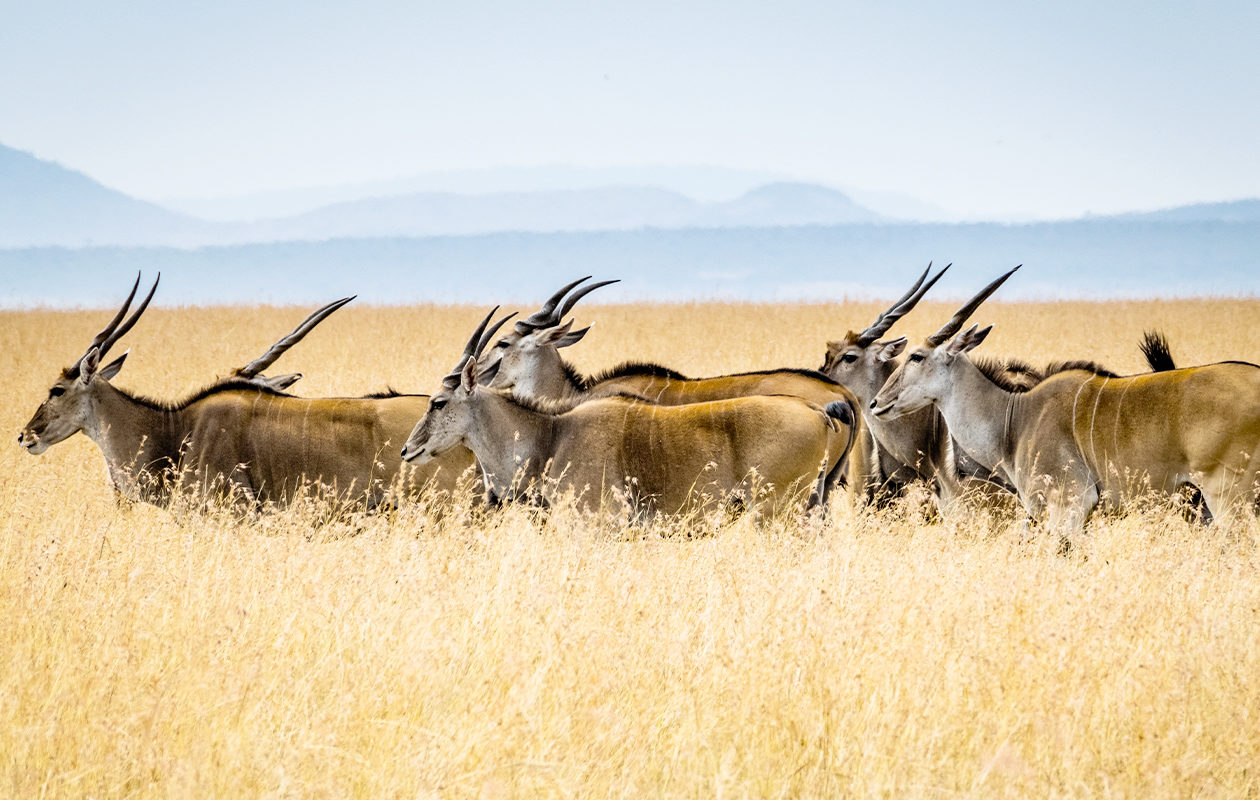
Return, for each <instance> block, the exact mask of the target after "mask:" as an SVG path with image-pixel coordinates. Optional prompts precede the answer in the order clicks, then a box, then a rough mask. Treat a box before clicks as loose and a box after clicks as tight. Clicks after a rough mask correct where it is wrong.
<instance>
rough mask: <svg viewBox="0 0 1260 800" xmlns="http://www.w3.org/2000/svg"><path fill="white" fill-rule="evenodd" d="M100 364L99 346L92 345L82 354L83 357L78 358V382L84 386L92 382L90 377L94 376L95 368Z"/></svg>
mask: <svg viewBox="0 0 1260 800" xmlns="http://www.w3.org/2000/svg"><path fill="white" fill-rule="evenodd" d="M100 364H101V348H99V347H93V348H91V349H90V350H88V351H87V352H86V353H84V354H83V358H81V359H79V383H82V384H83V385H84V386H86V385H87V384H89V383H91V382H92V378H94V377H96V368H97V367H99V366H100Z"/></svg>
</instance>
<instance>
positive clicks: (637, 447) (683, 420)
mask: <svg viewBox="0 0 1260 800" xmlns="http://www.w3.org/2000/svg"><path fill="white" fill-rule="evenodd" d="M478 372H479V366H478V363H477V354H476V353H474V354H472V355H469V356H466V357H465V358H464V359H462V361H461V365H460V366H457V367H456V369H455V370H453V371H452V372H451V373H450V374H448V375H447V376H446V377H445V378H443V380H442V390H441V391H440V392H439V393H438V394H436V395H434V396H433V398H432V400H430V402H429V410H428V413H427V414H425V416H424V418H423V419H421V420H420V421H419V423H417V424H416V427H415V429H414V430H413V431H412V433H411V436H410V437H408V439H407V443H406V445H405V446H404V447H403V449H402V457H403V459H404V460H406V461H410V462H413V463H417V464H422V465H423V464H427V463H429V462H430V461H431V460H432V459H437V458H441V457H442V456H443V454H445V453H447V452H450V451H451V450H452V449H456V448H459V447H461V446H463V447H467V448H469V449H471V450H472V451H473V453H474V454H475V455H476V457H477V463H478V465H479V466H480V468H481V471H482V475H483V478H484V480H485V482H486V486H487V490H488V494H489V495H490V497H491V498H492V499H494V500H507V499H514V498H516V497H518V496H523V497H526V498H530V499H535V500H538V501H541V502H542V503H543V504H550V503H552V502H554V500H555V499H556V498H557V497H558V496H560V495H562V494H565V493H567V492H573V493H575V494H576V496H577V502H578V504H579V506H580V507H582V508H584V509H586V510H594V509H597V508H600V507H603V504H604V502H605V500H607V499H609V497H610V496H611V497H613V498H616V499H617V500H618V501H619V502H620V503H624V504H625V505H627V506H629V508H630V509H631V510H632V511H633V512H634V514H635V516H637V517H648V516H652V515H655V514H657V513H665V514H674V513H679V512H684V511H691V510H696V509H705V508H709V507H712V506H713V505H714V504H715V503H718V502H720V501H723V500H727V501H729V500H738V501H740V502H742V503H744V504H748V505H752V504H754V503H761V502H763V501H765V502H769V503H770V504H771V506H772V507H783V504H784V503H787V502H789V501H792V500H794V499H796V498H797V497H799V496H800V494H801V493H803V492H804V491H806V490H809V491H810V503H809V507H813V506H814V505H816V504H817V503H818V502H819V501H820V499H821V498H822V497H823V494H824V492H823V484H824V483H825V481H826V475H827V466H828V465H829V464H831V463H833V462H834V461H835V460H836V459H835V458H834V457H833V455H832V454H831V453H830V452H829V450H830V447H831V442H832V441H833V440H834V434H835V432H836V431H837V430H838V429H842V428H848V429H851V428H852V425H853V423H854V422H855V419H854V413H853V409H852V407H851V406H850V405H849V403H848V402H847V401H833V402H832V403H831V404H830V405H828V406H827V407H826V408H825V409H824V408H822V407H819V406H817V405H815V404H813V403H809V402H807V401H805V400H802V399H801V398H799V397H788V396H783V395H776V396H755V397H740V398H733V399H724V400H716V401H711V402H703V403H692V404H689V405H675V406H661V405H656V404H653V403H649V402H645V401H644V400H643V399H642V398H639V397H633V396H615V397H606V398H601V399H597V400H590V401H586V402H574V401H573V400H571V399H570V400H568V401H539V400H530V399H526V398H522V397H519V396H516V395H514V394H513V393H511V392H510V391H505V390H497V389H492V388H489V387H486V386H483V385H478V383H477V374H478ZM840 461H841V462H843V456H842V457H841V458H840ZM759 490H764V491H759Z"/></svg>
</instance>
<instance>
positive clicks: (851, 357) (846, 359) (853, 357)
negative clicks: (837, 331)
mask: <svg viewBox="0 0 1260 800" xmlns="http://www.w3.org/2000/svg"><path fill="white" fill-rule="evenodd" d="M857 359H858V357H857V353H845V354H844V355H842V356H840V361H841V363H843V364H852V363H853V362H854V361H857Z"/></svg>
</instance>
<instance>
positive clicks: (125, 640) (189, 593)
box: [0, 297, 1260, 798]
mask: <svg viewBox="0 0 1260 800" xmlns="http://www.w3.org/2000/svg"><path fill="white" fill-rule="evenodd" d="M158 299H159V300H160V299H161V298H160V297H159V298H158ZM953 308H954V304H952V303H926V302H925V303H923V304H922V305H921V306H920V308H919V309H917V310H916V311H915V312H913V313H912V314H910V315H909V316H908V317H907V318H906V319H905V320H903V321H902V322H901V323H898V326H897V327H896V328H894V330H893V335H896V334H897V333H902V334H905V335H908V336H910V337H911V339H912V340H913V339H915V338H916V337H921V336H923V335H924V334H926V333H930V332H931V331H933V330H935V328H936V326H937V325H939V323H940V322H942V321H943V320H944V319H945V318H946V317H947V316H948V314H950V313H952V310H953ZM580 310H581V311H582V313H581V314H580V316H579V320H580V321H585V320H595V321H596V325H595V327H594V329H593V330H592V331H591V333H590V334H589V335H588V336H587V338H586V340H585V341H583V342H582V343H581V344H579V345H577V346H575V347H573V348H571V349H570V350H569V351H566V353H567V354H568V355H569V356H570V357H571V358H572V360H574V361H575V362H576V363H577V365H578V366H579V367H581V368H582V369H586V370H596V369H601V368H603V367H607V366H611V365H613V364H614V363H616V362H618V361H621V360H624V359H631V358H634V359H650V360H658V361H660V362H662V363H665V364H667V365H669V366H672V367H675V368H677V369H679V370H682V371H684V372H688V373H691V374H696V375H706V374H716V373H720V372H725V371H736V370H748V369H758V368H767V367H775V366H799V367H817V366H818V365H819V364H820V363H821V362H822V357H823V352H824V343H825V342H826V340H827V339H828V338H838V337H839V336H840V335H841V334H843V333H844V332H845V331H846V330H847V329H848V328H850V327H861V326H865V325H866V324H868V323H869V322H870V321H871V320H872V319H873V318H874V315H875V314H876V313H877V312H878V311H879V310H880V309H879V308H877V307H876V306H875V305H874V304H869V303H862V304H848V305H841V304H836V305H721V304H697V305H683V306H603V307H600V306H594V305H592V306H588V307H584V308H582V309H580ZM306 312H307V309H296V308H284V309H276V308H209V309H200V308H197V309H153V310H151V311H149V312H148V313H147V314H146V315H145V317H144V319H143V320H142V321H141V322H140V324H139V325H138V326H137V328H136V329H135V330H134V331H132V333H131V334H129V335H128V336H127V338H126V339H125V340H124V342H123V344H122V345H120V346H119V348H118V350H121V348H122V347H123V346H126V347H130V349H131V355H130V357H129V360H128V361H127V364H126V367H125V368H124V370H123V372H122V374H121V375H120V376H119V377H118V378H117V379H116V383H117V384H118V385H120V386H122V387H124V388H127V389H129V390H132V391H136V392H140V393H144V394H149V395H153V396H158V397H165V398H172V399H173V398H175V397H178V396H180V395H182V394H185V393H188V392H190V391H192V390H195V389H196V388H198V387H199V386H201V385H203V384H204V383H206V382H208V381H209V380H210V379H211V378H213V377H214V376H216V375H222V374H225V373H226V372H227V371H228V370H229V369H230V368H231V367H235V366H239V365H241V364H243V363H245V362H246V361H248V360H250V359H252V358H254V357H255V356H257V355H258V354H260V353H261V352H262V351H263V349H265V347H266V346H267V345H268V344H270V342H271V341H272V340H274V339H275V338H276V337H278V336H279V335H281V334H283V333H285V332H287V331H288V330H289V329H290V328H291V327H292V326H293V325H294V324H296V322H297V321H298V320H300V319H301V318H302V316H304V315H305V313H306ZM482 313H484V310H483V309H474V308H466V307H465V308H441V307H414V308H370V307H359V308H356V307H354V306H353V305H352V306H351V307H348V308H347V309H345V310H343V311H340V312H338V313H337V314H336V315H335V316H333V317H332V318H330V319H329V320H328V321H327V322H325V323H324V324H323V325H322V326H321V327H320V328H318V329H317V330H316V331H315V332H314V333H312V334H311V335H310V336H309V337H308V339H307V340H306V341H304V342H302V343H301V344H300V345H298V346H297V347H295V348H294V350H292V351H291V352H290V353H289V354H287V355H286V356H285V357H284V359H282V360H281V361H280V362H279V363H278V364H277V365H276V367H275V368H274V370H273V371H275V372H290V371H300V372H303V373H305V375H306V377H305V378H304V379H303V380H302V381H301V382H300V383H299V384H297V385H296V386H295V387H294V390H295V392H296V393H298V394H303V395H325V394H360V393H364V392H370V391H376V390H380V389H382V388H384V387H385V386H386V385H390V386H393V387H395V388H397V389H399V390H404V391H426V390H428V389H430V388H432V387H434V386H435V385H436V382H437V380H438V379H439V378H440V377H441V376H442V375H443V374H445V372H446V371H447V370H449V369H450V368H451V367H452V366H453V362H454V359H455V357H456V356H457V354H458V353H459V351H460V350H461V348H462V346H463V342H464V339H465V338H466V336H467V333H468V331H469V330H470V329H471V327H472V326H473V325H474V324H475V322H476V320H477V319H479V318H480V316H481V314H482ZM109 314H110V312H108V311H99V310H98V311H91V312H51V311H34V312H0V349H2V350H3V352H4V353H6V361H5V364H6V365H5V367H4V369H3V381H2V382H0V397H2V398H3V400H2V402H0V414H2V419H0V429H3V430H6V431H8V434H7V435H9V436H10V437H16V434H17V432H18V430H19V428H20V427H21V426H22V425H23V424H24V423H25V422H26V420H27V418H28V417H29V416H30V415H31V414H32V413H33V412H34V410H35V407H36V406H37V405H38V403H39V402H41V401H42V400H43V399H44V397H45V395H46V392H47V389H48V386H49V385H50V383H51V382H52V380H53V379H54V377H55V376H56V374H57V371H58V370H60V369H61V368H62V367H64V366H68V365H69V364H71V363H72V362H73V360H74V359H76V358H77V357H78V356H79V355H80V354H81V353H82V352H83V349H84V347H85V346H86V345H87V343H88V341H89V340H90V339H91V337H92V335H93V334H94V333H95V332H96V331H97V330H98V329H99V328H100V327H101V326H102V325H103V324H104V323H105V321H106V320H107V319H108V317H109ZM976 321H978V322H982V323H983V322H994V323H996V324H997V327H996V328H995V331H994V333H993V335H992V336H990V338H989V340H988V341H987V342H986V343H985V344H984V346H983V347H982V348H981V350H980V352H981V353H984V354H987V355H1011V356H1018V357H1021V358H1024V359H1026V360H1029V361H1031V362H1033V363H1035V364H1040V363H1044V362H1046V361H1048V360H1051V359H1063V358H1082V357H1088V358H1093V359H1096V360H1098V361H1100V362H1102V363H1103V364H1105V365H1107V366H1109V367H1111V368H1112V369H1115V370H1117V371H1121V372H1133V371H1139V370H1142V369H1144V366H1143V364H1142V362H1141V359H1140V356H1139V354H1138V351H1137V341H1138V339H1139V338H1140V336H1141V334H1142V332H1143V330H1144V329H1146V328H1150V327H1157V328H1160V329H1162V330H1163V331H1165V332H1166V333H1167V334H1168V336H1169V338H1170V339H1171V341H1172V345H1173V352H1174V354H1175V355H1176V357H1177V358H1178V360H1179V362H1180V363H1183V364H1197V363H1205V362H1209V361H1214V360H1222V359H1228V358H1234V359H1245V360H1251V361H1256V360H1260V324H1258V323H1260V301H1256V300H1230V299H1227V300H1187V301H1179V302H1114V303H1097V304H1096V303H1052V304H1004V303H997V302H995V303H992V304H990V305H988V306H986V307H984V308H983V309H982V310H981V311H980V312H979V313H978V314H977V315H976ZM400 444H401V443H400ZM0 476H2V477H0V795H6V796H12V797H41V796H48V797H87V796H92V797H254V796H265V797H330V798H333V797H338V798H339V797H373V798H377V797H409V798H410V797H429V796H435V797H436V796H441V797H447V796H450V797H462V796H486V797H515V796H542V797H568V796H598V797H602V796H615V797H639V796H669V797H674V796H681V797H706V798H707V797H720V796H731V797H769V796H790V797H795V796H807V797H836V796H858V797H899V798H900V797H951V796H962V797H1082V798H1085V797H1089V798H1093V797H1130V798H1136V797H1222V798H1235V797H1255V796H1258V795H1260V552H1258V551H1257V546H1256V545H1257V537H1258V532H1260V528H1258V526H1257V525H1256V524H1255V523H1252V522H1249V523H1248V524H1247V525H1246V526H1244V527H1243V528H1240V529H1238V530H1231V531H1221V530H1217V529H1212V528H1202V527H1199V526H1197V525H1195V524H1191V523H1189V522H1186V521H1184V520H1183V519H1182V517H1181V516H1180V515H1178V514H1177V513H1175V512H1174V511H1171V510H1169V509H1168V508H1165V507H1162V506H1161V505H1159V504H1158V503H1152V504H1151V506H1150V507H1148V508H1142V509H1139V510H1136V511H1134V512H1133V513H1130V514H1129V515H1127V516H1124V517H1110V518H1104V517H1098V518H1096V519H1095V520H1094V523H1093V525H1092V527H1091V531H1090V534H1089V535H1088V537H1086V539H1085V540H1084V541H1083V542H1082V543H1081V546H1080V547H1079V548H1077V550H1076V551H1075V552H1074V554H1073V555H1071V556H1069V557H1063V556H1059V555H1057V554H1056V552H1055V546H1054V543H1051V542H1043V541H1032V542H1027V541H1023V540H1021V537H1020V535H1019V531H1018V530H1017V528H1016V524H1015V523H1014V521H1013V518H1012V517H1011V516H1010V515H996V516H991V515H988V514H985V513H974V514H970V515H966V516H964V517H962V518H960V519H954V520H950V521H948V522H946V523H942V522H939V521H934V520H932V519H930V518H928V517H926V516H925V515H924V514H923V513H922V512H921V505H920V503H919V501H921V500H922V495H920V496H918V497H916V498H914V499H913V500H912V501H907V502H903V503H901V504H900V505H898V506H896V507H894V508H892V509H891V510H888V511H885V512H881V513H879V514H871V513H857V512H855V511H854V510H853V509H852V508H850V506H849V505H848V503H847V502H846V501H845V500H844V499H843V498H842V499H839V500H837V501H836V503H835V504H834V506H833V509H832V512H833V513H832V515H831V517H830V519H829V520H828V521H826V522H817V521H810V522H800V521H795V520H789V521H769V522H765V523H763V524H758V523H757V522H756V521H754V520H753V519H751V518H749V517H744V518H737V519H727V518H722V519H719V518H713V519H709V520H702V521H693V522H692V523H689V524H688V525H686V526H683V525H669V524H660V525H659V526H657V527H653V528H649V529H646V530H644V529H633V530H629V529H626V528H625V527H624V526H623V525H620V524H617V523H615V522H611V521H609V520H600V519H592V518H585V517H581V516H579V515H578V514H576V513H575V512H573V511H572V510H571V509H565V508H558V509H554V510H553V511H552V512H551V513H550V514H548V515H543V514H541V513H539V512H536V511H531V510H528V509H523V508H509V509H506V510H504V511H502V512H500V513H496V514H493V515H478V514H475V513H472V512H468V511H467V509H466V508H464V509H461V508H457V509H455V510H454V512H453V513H448V514H447V515H446V516H445V517H443V518H441V519H440V520H435V519H434V518H433V517H431V516H430V515H428V514H427V513H425V510H424V509H423V508H409V509H405V510H403V511H401V512H399V513H397V514H395V515H391V516H376V517H357V518H344V517H342V518H335V517H334V518H331V519H330V518H329V516H328V515H327V514H324V513H321V511H320V509H318V508H298V509H295V510H292V511H289V512H286V513H278V514H271V515H264V516H261V517H256V518H250V519H246V520H240V519H235V518H233V517H232V516H231V515H230V514H229V513H226V512H223V513H205V514H202V513H196V514H194V513H185V512H180V513H171V512H169V511H165V510H160V509H157V508H154V507H151V506H143V505H135V506H127V505H124V506H119V505H118V504H117V503H116V502H115V499H114V496H113V490H112V489H111V487H110V485H109V483H108V481H107V479H106V476H105V470H104V462H103V459H102V457H101V455H100V453H99V452H98V451H97V449H96V447H95V446H94V445H93V444H92V443H91V442H90V441H88V440H87V439H86V437H84V436H76V437H74V438H73V439H71V440H69V441H67V442H65V443H63V444H60V445H57V446H55V447H53V448H52V449H51V450H50V451H49V452H47V453H45V454H44V455H42V456H39V457H32V456H30V455H28V454H26V453H24V452H21V451H20V450H19V449H18V448H17V447H16V446H13V439H12V438H11V439H10V447H8V448H4V449H2V450H0ZM465 505H466V504H465Z"/></svg>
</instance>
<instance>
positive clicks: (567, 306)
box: [552, 278, 621, 325]
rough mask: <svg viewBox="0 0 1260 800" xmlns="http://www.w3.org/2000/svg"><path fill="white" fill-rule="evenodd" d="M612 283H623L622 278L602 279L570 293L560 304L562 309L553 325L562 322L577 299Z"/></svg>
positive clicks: (555, 317)
mask: <svg viewBox="0 0 1260 800" xmlns="http://www.w3.org/2000/svg"><path fill="white" fill-rule="evenodd" d="M610 283H621V279H620V278H617V279H616V280H611V281H600V282H599V283H592V284H591V285H590V286H583V287H582V288H581V289H578V290H577V291H576V292H574V293H573V294H571V295H569V296H568V297H567V298H565V301H564V304H563V305H562V306H560V311H559V312H557V313H556V315H555V316H554V317H553V319H554V320H555V321H554V322H553V323H552V324H553V325H558V324H560V321H561V320H562V319H564V315H565V314H568V313H569V309H571V308H573V306H575V305H577V301H579V300H581V299H582V298H583V297H586V296H587V295H588V294H590V293H591V292H593V291H595V290H596V289H598V288H599V287H601V286H607V285H608V284H610Z"/></svg>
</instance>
